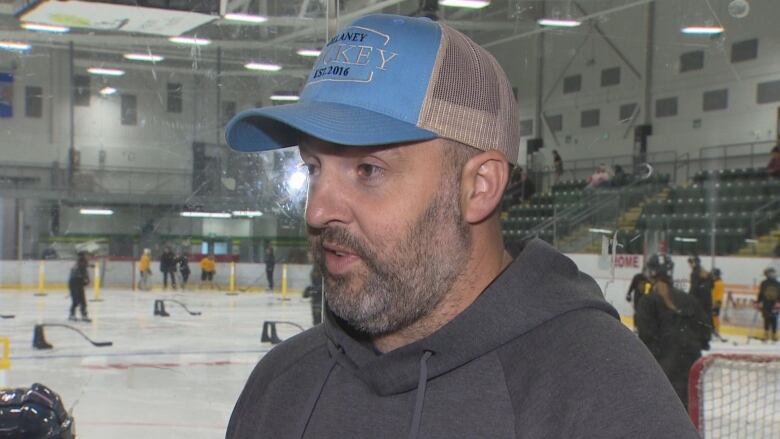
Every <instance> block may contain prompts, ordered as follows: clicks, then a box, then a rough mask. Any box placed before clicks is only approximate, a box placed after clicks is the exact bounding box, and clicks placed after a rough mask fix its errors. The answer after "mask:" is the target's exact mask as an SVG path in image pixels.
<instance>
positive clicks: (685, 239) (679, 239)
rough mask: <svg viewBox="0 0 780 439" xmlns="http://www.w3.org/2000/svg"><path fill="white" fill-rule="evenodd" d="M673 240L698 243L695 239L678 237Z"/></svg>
mask: <svg viewBox="0 0 780 439" xmlns="http://www.w3.org/2000/svg"><path fill="white" fill-rule="evenodd" d="M674 240H675V241H678V242H699V240H698V239H696V238H682V237H680V236H677V237H675V238H674Z"/></svg>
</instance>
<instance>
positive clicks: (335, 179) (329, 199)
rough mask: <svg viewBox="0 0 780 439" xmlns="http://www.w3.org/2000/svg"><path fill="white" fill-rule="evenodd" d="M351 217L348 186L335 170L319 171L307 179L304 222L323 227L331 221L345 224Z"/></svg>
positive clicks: (314, 226) (331, 222)
mask: <svg viewBox="0 0 780 439" xmlns="http://www.w3.org/2000/svg"><path fill="white" fill-rule="evenodd" d="M350 218H351V214H350V208H349V188H348V187H347V185H346V184H345V181H344V179H343V178H341V176H339V175H338V174H337V173H335V172H320V174H319V175H317V176H316V177H315V178H312V179H310V180H309V190H308V196H307V200H306V223H307V224H308V225H309V226H310V227H313V228H317V229H319V228H323V227H325V226H327V225H330V224H333V223H342V224H346V223H348V222H349V220H350Z"/></svg>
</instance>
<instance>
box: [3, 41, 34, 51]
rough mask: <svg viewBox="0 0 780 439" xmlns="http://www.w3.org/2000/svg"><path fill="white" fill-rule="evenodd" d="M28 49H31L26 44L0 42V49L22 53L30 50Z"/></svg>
mask: <svg viewBox="0 0 780 439" xmlns="http://www.w3.org/2000/svg"><path fill="white" fill-rule="evenodd" d="M30 48H32V46H31V45H29V44H27V43H19V42H16V41H0V49H5V50H14V51H17V52H24V51H25V50H30Z"/></svg>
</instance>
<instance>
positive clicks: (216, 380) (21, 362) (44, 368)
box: [0, 290, 311, 439]
mask: <svg viewBox="0 0 780 439" xmlns="http://www.w3.org/2000/svg"><path fill="white" fill-rule="evenodd" d="M164 298H170V299H176V300H179V301H182V302H184V303H186V304H187V306H188V307H189V308H190V309H191V310H192V311H200V312H202V315H200V316H191V315H189V314H188V313H187V312H185V310H184V309H183V308H182V307H180V306H178V305H175V304H172V303H168V302H167V303H166V310H167V311H168V312H169V313H170V317H165V318H163V317H155V316H153V306H154V300H155V299H164ZM102 299H103V301H102V302H99V303H98V302H89V313H90V316H91V317H92V319H93V321H92V323H83V322H69V321H68V320H67V314H68V307H69V304H70V298H69V296H67V295H66V294H65V293H64V292H63V293H49V294H48V295H47V296H44V297H36V296H34V295H33V294H32V293H31V292H9V291H3V292H0V310H1V311H2V314H15V315H16V317H15V318H13V319H0V335H7V336H9V337H10V340H11V369H10V370H8V371H5V372H6V376H5V381H6V384H7V385H9V386H29V385H30V384H32V383H34V382H40V383H43V384H46V385H47V386H50V387H51V388H52V389H54V390H55V391H57V392H59V394H60V395H61V396H62V398H63V401H64V402H65V405H66V407H67V408H68V409H72V413H73V416H74V418H75V420H76V428H77V433H78V436H79V437H80V438H85V439H92V438H112V439H130V438H139V437H143V438H145V439H156V438H160V439H162V438H166V439H172V438H189V439H201V438H204V439H205V438H219V437H224V433H225V428H226V426H227V422H228V419H229V416H230V412H231V410H232V408H233V404H234V403H235V401H236V399H237V398H238V395H239V392H240V391H241V388H242V386H243V384H244V382H245V381H246V379H247V377H248V375H249V373H250V372H251V370H252V368H253V366H254V365H255V363H256V362H257V360H258V359H259V358H260V357H261V356H262V355H263V354H264V353H265V352H268V350H269V349H270V348H271V346H270V344H269V343H261V342H260V335H261V329H262V324H263V321H265V320H284V321H291V322H295V323H298V324H300V325H302V326H304V327H309V326H311V311H310V304H309V302H308V301H305V300H304V299H302V298H301V297H300V295H299V294H298V295H292V296H291V298H290V299H289V300H287V301H282V300H281V295H280V294H278V293H276V294H272V293H246V294H242V295H239V296H227V295H226V294H225V293H222V292H184V293H176V292H168V293H167V294H165V293H162V292H135V293H134V292H131V291H120V290H105V291H103V294H102ZM37 323H66V324H72V325H73V326H75V327H77V328H79V329H81V330H83V331H84V332H85V333H86V334H87V335H88V336H89V337H90V338H92V339H93V340H95V341H112V342H113V343H114V344H113V346H111V347H104V348H96V347H94V346H92V345H91V344H89V343H88V342H86V341H85V340H84V339H83V338H81V336H80V335H78V334H77V333H75V332H73V331H70V330H67V329H65V328H57V327H52V328H46V330H45V332H46V339H47V340H48V342H49V343H51V344H52V345H53V346H54V348H53V349H51V350H48V351H41V350H34V349H33V348H32V337H33V327H34V325H35V324H37ZM295 332H297V330H296V329H295V328H294V327H292V326H288V327H287V328H285V327H284V326H280V327H279V335H280V336H281V337H282V338H286V337H287V336H290V335H292V334H293V333H295ZM1 373H3V371H0V374H1ZM279 409H280V410H283V408H282V407H280V408H279Z"/></svg>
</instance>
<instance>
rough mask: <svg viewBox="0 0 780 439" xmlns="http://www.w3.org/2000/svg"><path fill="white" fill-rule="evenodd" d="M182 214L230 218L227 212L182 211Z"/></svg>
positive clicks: (192, 216)
mask: <svg viewBox="0 0 780 439" xmlns="http://www.w3.org/2000/svg"><path fill="white" fill-rule="evenodd" d="M180 215H181V216H183V217H187V218H230V214H229V213H227V212H182V213H180Z"/></svg>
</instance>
